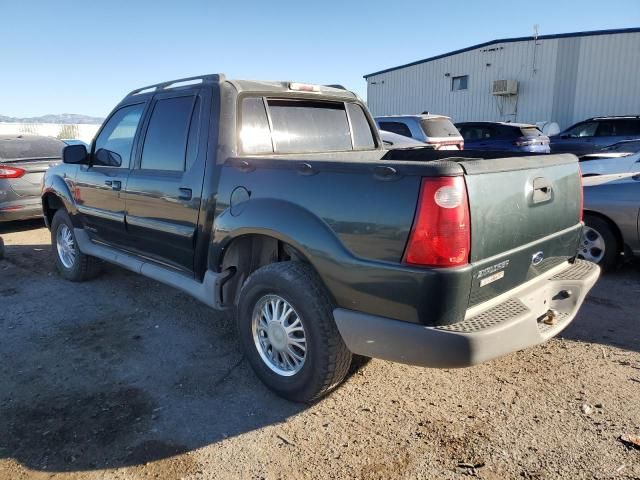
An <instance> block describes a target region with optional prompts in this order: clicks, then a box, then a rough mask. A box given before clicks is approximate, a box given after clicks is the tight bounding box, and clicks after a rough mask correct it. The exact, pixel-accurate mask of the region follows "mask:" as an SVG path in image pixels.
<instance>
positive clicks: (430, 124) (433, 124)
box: [420, 118, 460, 137]
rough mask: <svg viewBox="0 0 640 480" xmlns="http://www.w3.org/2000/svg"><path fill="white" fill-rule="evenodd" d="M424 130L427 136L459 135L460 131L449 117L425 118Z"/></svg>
mask: <svg viewBox="0 0 640 480" xmlns="http://www.w3.org/2000/svg"><path fill="white" fill-rule="evenodd" d="M420 125H421V126H422V130H424V133H425V135H426V136H427V137H459V136H460V132H458V129H457V128H456V127H455V125H454V124H453V123H451V120H449V119H448V118H423V119H422V120H420Z"/></svg>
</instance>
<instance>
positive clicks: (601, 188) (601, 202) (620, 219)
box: [584, 177, 640, 255]
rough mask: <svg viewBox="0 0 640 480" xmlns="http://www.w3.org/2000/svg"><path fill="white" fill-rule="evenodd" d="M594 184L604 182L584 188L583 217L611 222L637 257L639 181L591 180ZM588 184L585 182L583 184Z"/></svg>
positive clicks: (639, 234)
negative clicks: (593, 215) (585, 215)
mask: <svg viewBox="0 0 640 480" xmlns="http://www.w3.org/2000/svg"><path fill="white" fill-rule="evenodd" d="M592 180H593V181H596V182H599V181H603V180H604V181H605V183H601V184H598V185H588V184H586V185H585V187H584V210H585V213H586V214H588V213H592V214H597V215H601V216H603V217H605V218H607V219H609V220H610V221H611V222H613V223H614V224H615V225H616V227H617V228H618V230H619V231H620V234H621V235H622V239H623V241H624V243H625V244H626V245H627V246H628V247H629V248H630V249H631V250H632V251H633V252H634V253H635V254H636V255H638V254H640V179H638V180H635V179H634V177H629V178H626V179H624V180H619V181H609V182H607V181H606V180H605V179H601V178H597V177H594V178H593V179H592ZM588 181H589V180H587V179H585V182H588Z"/></svg>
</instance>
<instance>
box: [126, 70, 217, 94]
mask: <svg viewBox="0 0 640 480" xmlns="http://www.w3.org/2000/svg"><path fill="white" fill-rule="evenodd" d="M222 78H224V76H223V75H222V74H218V73H215V74H208V75H197V76H195V77H186V78H178V79H176V80H169V81H168V82H162V83H156V84H154V85H148V86H146V87H140V88H136V89H135V90H132V91H131V92H129V93H128V94H127V97H130V96H132V95H139V94H141V93H151V92H159V91H161V90H168V89H170V88H177V87H182V86H186V85H191V84H197V83H201V84H203V85H204V84H208V85H212V84H217V83H219V82H220V80H221V79H222ZM127 97H125V98H127Z"/></svg>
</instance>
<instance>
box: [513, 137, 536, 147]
mask: <svg viewBox="0 0 640 480" xmlns="http://www.w3.org/2000/svg"><path fill="white" fill-rule="evenodd" d="M535 144H536V140H535V139H533V138H529V137H519V138H516V139H515V140H514V141H513V145H515V146H516V147H528V146H529V145H535Z"/></svg>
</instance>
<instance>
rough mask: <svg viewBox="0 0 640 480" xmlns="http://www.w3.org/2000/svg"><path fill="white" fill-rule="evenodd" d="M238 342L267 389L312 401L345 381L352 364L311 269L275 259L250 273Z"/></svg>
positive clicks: (240, 307)
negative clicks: (276, 261)
mask: <svg viewBox="0 0 640 480" xmlns="http://www.w3.org/2000/svg"><path fill="white" fill-rule="evenodd" d="M237 326H238V335H239V339H240V344H241V345H242V348H243V350H244V353H245V356H246V357H247V359H248V361H249V363H250V364H251V366H252V367H253V369H254V371H255V372H256V374H257V375H258V377H259V378H260V380H262V381H263V382H264V383H265V384H266V385H267V386H268V387H269V388H270V389H271V390H273V391H275V392H276V393H277V394H278V395H281V396H282V397H285V398H287V399H289V400H293V401H296V402H311V401H314V400H316V399H318V398H320V397H322V396H323V395H325V394H327V393H328V392H330V391H331V390H332V389H333V388H335V387H336V386H337V385H339V384H340V383H341V382H342V380H344V377H345V375H346V374H347V371H348V369H349V365H350V363H351V352H349V350H348V349H347V347H346V345H345V344H344V342H343V341H342V337H341V336H340V333H339V332H338V329H337V327H336V324H335V322H334V320H333V305H332V302H331V299H330V297H329V295H328V293H327V292H326V290H325V288H324V286H323V285H322V283H321V282H320V280H319V279H318V277H317V275H316V273H315V272H314V271H313V269H312V268H311V267H309V266H308V265H305V264H303V263H299V262H281V263H273V264H270V265H267V266H264V267H262V268H260V269H258V270H256V271H255V272H254V273H253V274H251V275H250V276H249V278H248V279H247V281H246V282H245V284H244V285H243V287H242V290H241V292H240V300H239V304H238V310H237Z"/></svg>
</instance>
